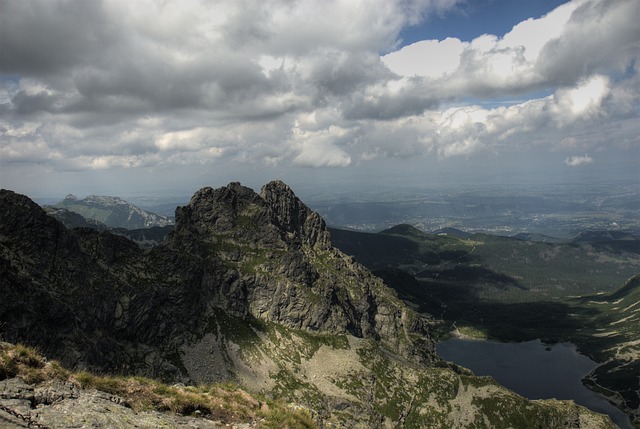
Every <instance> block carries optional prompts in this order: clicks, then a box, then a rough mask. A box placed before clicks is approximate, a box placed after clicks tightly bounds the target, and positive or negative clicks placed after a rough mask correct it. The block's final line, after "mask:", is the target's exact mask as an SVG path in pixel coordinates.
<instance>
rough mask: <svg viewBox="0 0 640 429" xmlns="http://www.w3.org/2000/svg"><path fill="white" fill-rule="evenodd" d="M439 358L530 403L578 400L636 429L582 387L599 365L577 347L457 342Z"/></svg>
mask: <svg viewBox="0 0 640 429" xmlns="http://www.w3.org/2000/svg"><path fill="white" fill-rule="evenodd" d="M436 351H437V353H438V355H439V356H440V357H441V358H443V359H445V360H448V361H451V362H454V363H456V364H458V365H461V366H464V367H465V368H469V369H470V370H472V371H473V372H474V373H475V374H477V375H489V376H491V377H493V378H494V379H495V380H496V381H497V382H498V383H500V384H502V385H503V386H505V387H507V388H509V389H511V390H513V391H514V392H516V393H519V394H520V395H522V396H524V397H527V398H529V399H549V398H556V399H572V400H574V401H575V402H576V403H578V404H580V405H583V406H585V407H587V408H589V409H591V410H593V411H597V412H599V413H605V414H608V415H609V416H611V419H612V420H613V421H614V422H615V423H616V424H617V425H618V426H620V427H621V428H623V429H627V428H629V429H633V428H632V426H631V423H630V421H629V417H628V416H627V415H626V414H624V413H623V412H622V411H620V410H619V409H618V408H616V407H614V406H613V405H611V404H610V403H609V402H608V401H607V400H606V399H605V398H603V397H602V396H600V395H598V394H597V393H595V392H593V391H591V390H589V389H588V388H586V387H585V386H584V385H583V384H582V381H581V380H582V378H584V377H585V376H586V375H587V374H589V373H590V372H591V371H592V370H593V369H594V368H596V367H597V366H598V364H597V363H596V362H594V361H592V360H591V359H589V358H588V357H587V356H584V355H581V354H580V353H578V352H577V351H576V347H575V346H574V345H573V344H571V343H559V344H554V345H551V346H548V345H546V344H543V343H542V342H541V341H540V340H534V341H527V342H523V343H500V342H496V341H483V340H464V339H451V340H447V341H443V342H441V343H438V345H437V346H436Z"/></svg>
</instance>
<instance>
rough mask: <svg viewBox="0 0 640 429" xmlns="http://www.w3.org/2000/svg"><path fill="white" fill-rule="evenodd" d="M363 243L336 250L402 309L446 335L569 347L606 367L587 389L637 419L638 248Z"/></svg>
mask: <svg viewBox="0 0 640 429" xmlns="http://www.w3.org/2000/svg"><path fill="white" fill-rule="evenodd" d="M364 236H365V234H360V233H355V232H349V231H332V237H333V241H334V243H335V244H336V245H337V246H338V247H340V248H342V250H343V251H345V252H347V253H351V254H354V255H355V256H356V258H357V259H361V260H362V262H363V263H365V264H366V265H368V266H369V267H370V268H372V269H374V270H375V273H376V274H377V275H379V276H380V277H382V278H383V279H384V280H385V282H386V283H387V284H389V285H391V286H392V287H393V288H394V289H396V290H397V292H398V294H399V296H400V297H401V298H403V299H404V300H405V301H406V302H408V303H410V304H411V305H412V306H414V307H415V308H418V309H419V310H420V311H423V312H427V313H430V314H433V315H435V316H437V317H440V318H442V319H443V320H444V321H445V326H443V334H445V335H446V332H448V331H449V329H450V327H451V326H452V324H454V323H455V326H456V327H457V328H462V330H466V331H471V332H474V333H475V335H480V336H486V337H491V338H496V339H500V340H504V341H518V340H529V339H535V338H540V339H542V340H544V341H548V342H556V341H572V342H574V343H576V344H577V345H578V346H579V348H580V350H581V351H582V352H583V353H586V354H588V355H590V356H592V357H593V358H594V359H596V360H598V361H600V362H605V364H604V365H603V366H601V367H599V368H598V369H597V370H596V371H595V372H594V373H593V374H592V376H591V377H590V378H589V379H588V380H587V381H586V383H587V384H588V385H589V386H590V387H591V388H593V389H594V390H598V391H600V392H601V393H604V394H606V395H608V396H610V398H612V400H614V401H615V402H617V403H618V404H619V405H620V406H621V408H623V409H626V410H627V411H628V412H631V413H635V414H636V421H638V412H639V408H638V407H639V406H640V341H639V340H638V338H640V323H639V322H640V321H639V320H638V319H639V318H640V278H639V277H638V276H635V277H632V276H634V275H635V274H637V273H638V272H640V255H639V254H638V249H637V248H638V242H637V241H636V242H635V243H634V242H629V241H627V240H625V241H616V240H611V241H609V242H602V241H599V242H597V243H591V242H581V243H564V244H559V243H540V242H531V241H522V240H517V239H513V238H506V237H496V236H490V235H486V234H473V235H471V236H469V237H466V238H461V237H456V236H451V235H430V234H425V233H422V232H421V231H418V230H416V229H415V228H412V227H410V226H406V225H400V226H397V227H394V228H391V229H390V230H387V231H383V232H382V233H380V234H366V237H364ZM387 242H388V243H390V244H389V245H387V244H386V243H387ZM363 244H366V247H365V248H364V250H361V246H362V245H363ZM399 249H400V250H401V251H399V252H398V251H397V250H399ZM388 251H391V252H393V254H391V255H389V254H388V253H387V252H388ZM361 253H362V254H363V257H362V258H361V256H360V254H361ZM629 278H631V280H629V281H627V279H629ZM622 284H624V286H623V287H622V288H619V289H616V288H617V287H619V286H620V285H622Z"/></svg>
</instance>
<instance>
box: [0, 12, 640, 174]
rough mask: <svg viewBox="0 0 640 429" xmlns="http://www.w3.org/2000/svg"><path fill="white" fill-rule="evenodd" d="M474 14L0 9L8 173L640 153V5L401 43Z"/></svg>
mask: <svg viewBox="0 0 640 429" xmlns="http://www.w3.org/2000/svg"><path fill="white" fill-rule="evenodd" d="M465 4H466V3H465V2H464V1H457V0H409V1H407V0H393V1H389V0H373V1H372V2H357V1H351V0H329V1H326V2H324V1H323V2H318V1H315V0H301V1H296V2H290V1H288V0H270V1H268V2H264V1H259V0H247V1H243V2H237V1H235V0H221V1H218V2H215V3H212V2H208V1H204V0H185V1H156V0H140V1H135V2H131V1H124V0H106V1H98V0H46V1H45V0H34V1H29V2H21V1H11V0H0V10H2V13H1V14H0V33H1V34H0V52H1V55H2V57H1V59H2V61H0V140H1V141H2V145H1V147H0V162H1V163H2V168H3V170H5V171H6V170H7V169H8V168H14V169H16V171H17V170H18V169H24V168H26V167H27V166H32V168H33V170H32V171H37V169H38V168H42V166H46V168H47V169H49V170H50V171H80V170H98V169H103V170H104V169H106V170H108V169H112V168H129V169H134V168H150V167H153V166H166V167H168V166H172V165H184V166H189V165H229V164H237V165H243V166H249V167H251V168H253V167H260V166H286V165H294V166H301V167H313V168H321V167H349V166H353V165H355V164H362V163H366V162H368V161H369V160H373V159H381V158H384V157H389V158H402V159H403V158H411V157H416V156H418V157H419V156H425V157H431V156H435V157H440V158H446V157H455V156H470V155H472V154H474V153H477V152H492V153H498V154H499V153H501V152H503V151H518V150H525V149H526V148H528V147H531V146H534V145H536V146H540V145H543V146H544V145H546V147H548V149H549V151H550V152H552V151H557V150H563V151H569V150H571V151H587V150H589V151H595V150H596V149H597V147H598V146H599V145H600V146H601V145H609V146H611V147H615V148H617V149H619V150H624V149H628V148H630V147H637V146H638V145H639V144H640V143H639V140H640V138H639V137H638V131H637V126H634V123H637V122H636V121H637V116H638V104H639V102H640V90H639V89H638V88H640V85H639V83H640V77H639V76H640V61H638V56H639V55H638V53H639V51H640V46H639V45H640V43H639V41H638V38H637V22H638V21H640V16H639V15H640V10H639V9H640V6H639V5H638V2H637V1H635V0H618V1H615V2H612V1H606V0H573V1H570V2H568V3H566V4H563V5H561V6H560V7H558V8H557V9H555V10H553V11H549V13H548V14H546V15H545V16H542V17H538V18H531V19H528V20H526V21H524V22H521V23H519V24H517V25H515V26H514V27H513V29H512V30H511V31H510V32H509V33H507V34H504V35H492V34H485V35H482V36H480V37H478V38H476V39H474V40H460V39H458V38H454V37H451V38H444V39H443V40H423V41H419V42H416V43H414V44H411V45H408V46H402V45H401V40H400V36H399V35H400V32H401V31H402V30H403V29H404V28H406V27H407V26H410V25H416V24H419V23H420V22H421V20H424V19H427V20H428V17H429V15H430V14H432V13H445V12H446V11H447V10H450V9H451V8H464V7H465ZM427 23H428V21H427ZM514 95H515V97H514ZM493 97H499V98H500V101H499V102H494V99H493ZM507 98H508V99H509V100H513V99H515V100H516V101H507V102H505V99H507ZM585 156H586V155H585ZM573 159H574V157H569V158H567V160H566V161H565V163H567V165H570V164H571V163H573V162H579V163H584V162H586V161H580V160H579V159H580V158H579V157H578V158H576V159H578V161H574V160H573ZM589 159H591V158H589ZM5 177H6V176H5Z"/></svg>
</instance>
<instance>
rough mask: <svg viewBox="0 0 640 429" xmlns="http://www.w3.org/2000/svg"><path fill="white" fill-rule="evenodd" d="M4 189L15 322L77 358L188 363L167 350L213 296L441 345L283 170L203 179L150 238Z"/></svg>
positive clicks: (198, 324)
mask: <svg viewBox="0 0 640 429" xmlns="http://www.w3.org/2000/svg"><path fill="white" fill-rule="evenodd" d="M0 201H1V202H2V213H1V214H0V228H1V230H0V234H1V248H0V249H1V253H0V255H1V256H2V260H1V262H0V263H1V264H2V265H1V266H2V268H1V269H2V273H3V276H2V280H1V282H2V289H3V293H4V294H5V296H7V297H9V298H10V299H5V300H3V301H2V303H0V317H1V320H3V321H4V322H5V324H6V326H5V327H4V336H5V337H6V338H7V339H9V340H21V341H27V342H31V343H34V344H38V345H40V346H41V347H42V348H43V351H45V352H46V353H49V354H51V355H53V356H55V357H56V358H59V359H61V360H62V361H63V362H65V363H66V364H69V365H72V366H87V367H90V368H98V369H114V368H120V369H122V368H129V369H131V370H135V371H141V370H142V371H143V372H145V373H148V374H150V375H169V376H170V374H171V373H179V370H180V366H181V365H176V362H175V360H174V362H170V359H167V358H166V356H169V355H175V354H176V351H177V350H178V348H179V347H180V346H181V345H182V344H183V343H184V342H185V341H187V339H188V338H191V337H192V336H193V335H196V336H197V335H203V334H204V332H205V331H206V329H207V326H208V323H209V320H210V318H211V317H212V315H213V314H214V313H215V311H216V309H221V310H224V311H225V312H227V313H228V314H229V315H231V316H235V317H238V318H241V319H246V318H255V319H258V320H264V321H269V322H277V323H280V324H282V325H285V326H287V327H290V328H296V329H304V330H309V331H318V332H325V333H330V334H335V335H340V334H350V335H353V336H356V337H361V338H371V339H375V340H380V341H382V342H383V343H384V344H386V345H387V346H388V347H390V348H391V349H392V350H396V351H397V352H398V353H400V354H402V355H404V356H406V357H407V358H410V359H412V360H414V361H416V362H428V361H429V360H430V359H431V358H432V355H431V349H432V345H431V342H430V340H429V337H428V334H427V332H426V324H425V322H424V321H423V320H422V319H421V318H420V317H418V316H417V315H416V314H414V313H413V312H411V311H410V310H408V309H407V308H405V307H404V306H403V305H402V304H401V303H400V302H399V301H398V300H397V299H396V297H395V296H394V295H393V294H392V293H391V292H390V291H389V290H388V289H386V288H385V287H384V285H383V284H382V282H381V281H380V280H379V279H377V278H376V277H374V276H372V275H371V274H370V273H369V272H368V271H367V270H365V269H364V268H363V267H361V266H360V265H358V264H357V263H355V262H354V261H352V260H351V259H350V258H349V257H347V256H345V255H344V254H342V253H341V252H339V251H338V250H336V249H335V248H333V247H332V246H331V242H330V238H329V234H328V232H327V229H326V226H325V224H324V221H323V220H322V218H321V217H320V216H319V215H318V214H317V213H314V212H312V211H311V210H309V209H308V208H307V207H306V206H305V205H304V204H303V203H302V202H301V201H300V200H299V199H298V198H297V197H296V196H295V195H294V194H293V192H292V191H291V189H290V188H289V187H288V186H287V185H285V184H284V183H282V182H272V183H269V184H267V185H266V186H265V187H264V188H263V189H262V192H261V194H260V195H259V194H257V193H255V192H254V191H253V190H251V189H249V188H246V187H243V186H241V185H240V184H238V183H232V184H230V185H229V186H227V187H223V188H219V189H211V188H204V189H201V190H200V191H198V192H196V194H195V195H194V196H193V198H192V199H191V201H190V202H189V204H188V205H187V206H185V207H181V208H178V209H177V210H176V227H175V229H174V231H173V232H172V233H171V234H170V236H169V237H168V239H167V240H166V242H165V243H164V244H163V245H161V246H158V247H156V248H154V249H152V250H151V251H143V250H141V249H139V248H138V247H137V246H135V245H134V244H133V243H132V242H130V241H129V240H127V239H125V238H124V237H120V236H116V235H112V234H110V233H108V232H96V231H93V230H90V229H83V228H78V229H73V230H67V229H65V228H64V227H63V226H62V225H61V224H59V223H58V222H57V221H55V220H54V219H52V218H51V217H49V216H47V215H46V214H45V213H44V212H43V211H42V210H41V209H40V207H38V206H37V205H36V204H35V203H33V202H31V201H30V200H29V199H28V198H26V197H24V196H20V195H17V194H14V193H12V192H10V191H2V193H1V194H0ZM412 334H416V335H414V337H416V338H417V339H410V336H411V335H412ZM418 337H420V338H418ZM141 355H144V359H142V358H141ZM149 356H151V358H150V357H149ZM183 375H184V374H183Z"/></svg>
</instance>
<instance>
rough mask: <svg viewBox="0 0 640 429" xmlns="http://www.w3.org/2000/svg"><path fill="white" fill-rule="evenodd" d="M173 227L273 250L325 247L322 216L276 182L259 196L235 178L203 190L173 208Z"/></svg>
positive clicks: (177, 229)
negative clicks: (226, 183)
mask: <svg viewBox="0 0 640 429" xmlns="http://www.w3.org/2000/svg"><path fill="white" fill-rule="evenodd" d="M176 231H178V234H179V233H180V232H184V231H192V232H196V231H197V233H198V235H199V236H200V237H202V236H205V235H206V236H208V237H210V238H214V239H218V238H220V236H225V237H226V238H232V239H233V240H235V241H237V242H240V241H241V242H245V243H252V244H261V245H269V246H271V247H273V246H275V247H277V248H290V247H292V246H293V247H298V246H301V245H307V246H311V247H314V246H318V247H319V248H324V249H328V248H329V247H330V240H329V233H328V231H327V227H326V225H325V222H324V220H323V219H322V217H321V216H320V215H318V214H317V213H315V212H313V211H312V210H311V209H309V208H308V207H307V206H306V205H305V204H304V203H303V202H302V201H300V199H299V198H298V197H296V195H295V194H294V192H293V191H292V190H291V188H290V187H289V186H287V185H286V184H285V183H284V182H281V181H273V182H270V183H268V184H267V185H265V186H264V187H263V188H262V190H261V192H260V194H258V193H256V192H255V191H254V190H253V189H251V188H248V187H246V186H243V185H241V184H240V183H239V182H232V183H229V184H228V185H227V186H224V187H221V188H218V189H213V188H210V187H206V188H202V189H200V190H199V191H197V192H196V193H195V194H194V195H193V197H192V198H191V200H190V201H189V204H188V205H187V206H185V207H178V208H177V209H176Z"/></svg>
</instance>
